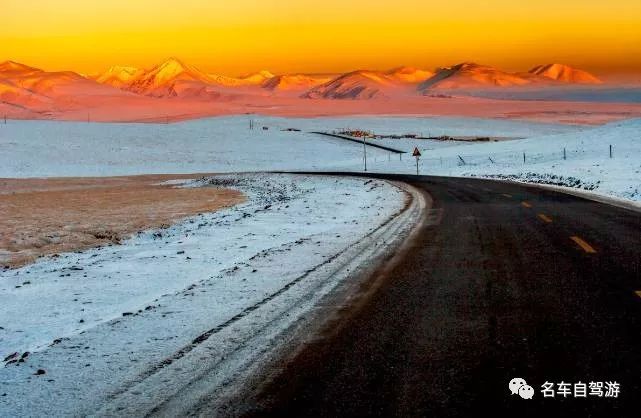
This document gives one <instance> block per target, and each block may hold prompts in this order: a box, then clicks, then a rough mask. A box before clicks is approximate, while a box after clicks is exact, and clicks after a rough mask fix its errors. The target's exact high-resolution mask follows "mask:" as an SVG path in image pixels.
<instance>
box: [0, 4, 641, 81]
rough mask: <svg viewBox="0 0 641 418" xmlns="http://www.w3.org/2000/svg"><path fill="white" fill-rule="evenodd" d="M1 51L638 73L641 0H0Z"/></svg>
mask: <svg viewBox="0 0 641 418" xmlns="http://www.w3.org/2000/svg"><path fill="white" fill-rule="evenodd" d="M0 12H1V14H0V16H1V17H2V24H1V25H0V45H1V46H2V47H1V48H0V55H1V56H0V61H2V60H4V59H12V60H15V61H20V62H24V63H27V64H31V65H35V66H39V67H42V68H45V69H51V70H54V69H74V70H76V71H82V72H87V73H89V72H96V71H101V70H104V69H105V68H107V67H109V66H111V65H113V64H123V65H134V66H140V67H149V66H150V65H152V64H154V63H157V62H159V61H161V60H163V59H165V58H167V57H168V56H178V57H180V58H182V59H184V60H185V61H187V62H190V63H192V64H194V65H196V66H198V67H201V68H202V69H204V70H207V71H211V72H220V73H224V74H230V75H235V74H241V73H247V72H252V71H256V70H260V69H269V70H271V71H273V72H277V73H278V72H297V71H301V72H333V71H345V70H350V69H354V68H372V69H385V68H389V67H393V66H396V65H401V64H404V65H413V66H418V67H424V68H433V67H435V66H438V65H450V64H455V63H457V62H460V61H477V62H480V63H484V64H489V65H496V66H499V67H502V68H505V69H508V70H525V69H529V68H530V67H532V66H533V65H535V64H540V63H548V62H562V63H567V64H571V65H575V66H579V67H582V68H585V69H588V70H592V71H594V72H596V73H597V74H607V73H621V72H641V1H640V0H609V1H603V0H537V1H517V0H485V1H478V0H456V1H450V2H447V1H442V0H439V1H429V0H396V1H381V0H349V1H348V0H325V1H311V0H234V1H231V0H225V1H217V0H215V1H211V0H210V1H206V0H200V1H199V0H178V1H176V0H171V1H166V0H94V1H87V0H2V2H1V5H0Z"/></svg>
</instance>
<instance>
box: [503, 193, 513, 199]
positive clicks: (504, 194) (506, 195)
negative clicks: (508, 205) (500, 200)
mask: <svg viewBox="0 0 641 418" xmlns="http://www.w3.org/2000/svg"><path fill="white" fill-rule="evenodd" d="M502 196H505V197H510V198H511V197H512V195H511V194H507V193H503V194H502Z"/></svg>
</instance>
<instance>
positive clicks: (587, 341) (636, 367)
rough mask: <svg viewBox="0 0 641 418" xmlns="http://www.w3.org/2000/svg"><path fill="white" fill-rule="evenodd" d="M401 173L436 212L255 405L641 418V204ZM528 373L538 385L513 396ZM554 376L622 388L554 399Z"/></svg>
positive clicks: (255, 412)
mask: <svg viewBox="0 0 641 418" xmlns="http://www.w3.org/2000/svg"><path fill="white" fill-rule="evenodd" d="M377 177H381V176H377ZM389 177H392V178H394V179H402V180H404V181H406V182H408V183H410V184H412V185H414V186H416V187H418V188H420V189H423V190H425V191H426V192H427V193H429V195H431V197H432V199H433V201H434V203H433V208H432V210H431V211H430V212H429V213H428V214H426V216H427V217H428V218H429V219H427V220H428V222H427V225H425V226H424V227H423V229H422V231H421V232H420V234H419V235H418V236H417V238H416V239H415V240H414V241H413V242H412V244H411V246H410V248H409V249H407V251H406V252H405V253H404V255H403V257H404V258H403V262H401V263H400V264H399V265H397V266H396V267H395V268H393V269H392V270H391V272H389V273H388V274H386V277H385V278H384V283H383V285H382V286H381V287H380V288H379V290H378V291H377V292H375V293H374V294H373V296H371V297H370V298H369V299H368V300H367V301H365V303H364V304H363V306H362V307H361V308H360V309H358V310H356V311H354V312H348V313H346V314H345V315H344V317H342V318H341V319H340V323H333V324H331V329H329V328H328V329H325V330H324V331H323V332H322V333H321V336H320V338H318V339H316V340H314V342H313V343H310V344H307V345H306V346H304V347H303V348H302V349H301V350H300V351H299V352H298V354H297V355H296V356H295V357H293V359H291V361H289V362H288V363H287V364H284V365H282V366H283V367H282V368H281V369H279V371H278V372H277V373H276V374H275V376H274V377H273V379H270V380H269V381H268V382H266V383H264V385H263V386H262V387H260V388H258V394H257V395H256V396H254V397H252V398H248V399H246V400H245V402H246V405H245V415H246V416H297V417H315V416H325V417H330V416H331V417H342V416H434V417H450V416H456V417H459V416H464V417H468V416H470V417H471V416H496V415H497V414H502V413H507V414H510V415H512V414H514V415H512V416H515V417H516V416H518V417H523V416H535V417H544V416H545V415H552V416H559V415H562V416H582V417H584V416H606V415H607V416H610V417H622V416H635V417H638V416H641V296H640V295H641V293H639V294H637V293H636V292H637V291H641V214H639V213H636V212H632V211H628V210H625V209H620V208H616V207H612V206H608V205H604V204H600V203H595V202H591V201H588V200H584V199H581V198H578V197H574V196H569V195H565V194H561V193H556V192H552V191H548V190H542V189H537V188H534V187H526V186H520V185H515V184H506V183H500V182H493V181H485V180H474V179H454V178H436V177H415V176H405V177H404V176H389ZM516 377H519V378H523V379H525V380H526V381H527V383H528V384H529V385H531V386H532V387H533V389H534V394H533V398H532V399H529V400H526V399H522V398H521V397H520V396H519V395H518V394H517V395H511V394H510V390H509V388H508V384H509V382H510V380H511V379H512V378H516ZM546 381H549V382H553V383H561V382H565V383H571V384H574V383H580V382H581V383H589V382H591V381H595V382H610V381H616V382H617V383H619V385H620V393H619V395H618V397H607V398H606V397H605V396H604V397H597V396H591V395H588V397H587V398H581V397H576V398H575V397H574V394H573V393H571V394H570V395H569V396H567V397H563V396H562V395H561V394H559V393H558V392H556V390H558V389H559V387H558V386H556V387H555V392H556V395H555V397H554V398H544V397H543V395H542V392H541V390H542V385H543V384H544V383H545V382H546ZM578 388H579V390H580V388H581V386H579V387H578ZM571 390H572V391H573V390H574V387H573V386H571ZM579 393H580V392H579ZM588 393H589V390H588ZM488 414H491V415H488ZM499 416H500V415H499Z"/></svg>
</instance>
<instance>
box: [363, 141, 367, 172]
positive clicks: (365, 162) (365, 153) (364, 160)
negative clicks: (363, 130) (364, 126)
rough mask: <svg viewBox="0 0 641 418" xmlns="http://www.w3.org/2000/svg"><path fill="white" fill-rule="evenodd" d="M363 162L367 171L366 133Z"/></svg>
mask: <svg viewBox="0 0 641 418" xmlns="http://www.w3.org/2000/svg"><path fill="white" fill-rule="evenodd" d="M363 162H364V164H365V171H367V144H366V143H365V135H363Z"/></svg>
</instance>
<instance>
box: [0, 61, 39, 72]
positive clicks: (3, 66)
mask: <svg viewBox="0 0 641 418" xmlns="http://www.w3.org/2000/svg"><path fill="white" fill-rule="evenodd" d="M16 71H29V72H31V71H42V70H41V69H39V68H34V67H30V66H28V65H24V64H21V63H19V62H15V61H4V62H0V72H2V73H4V72H16Z"/></svg>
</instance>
